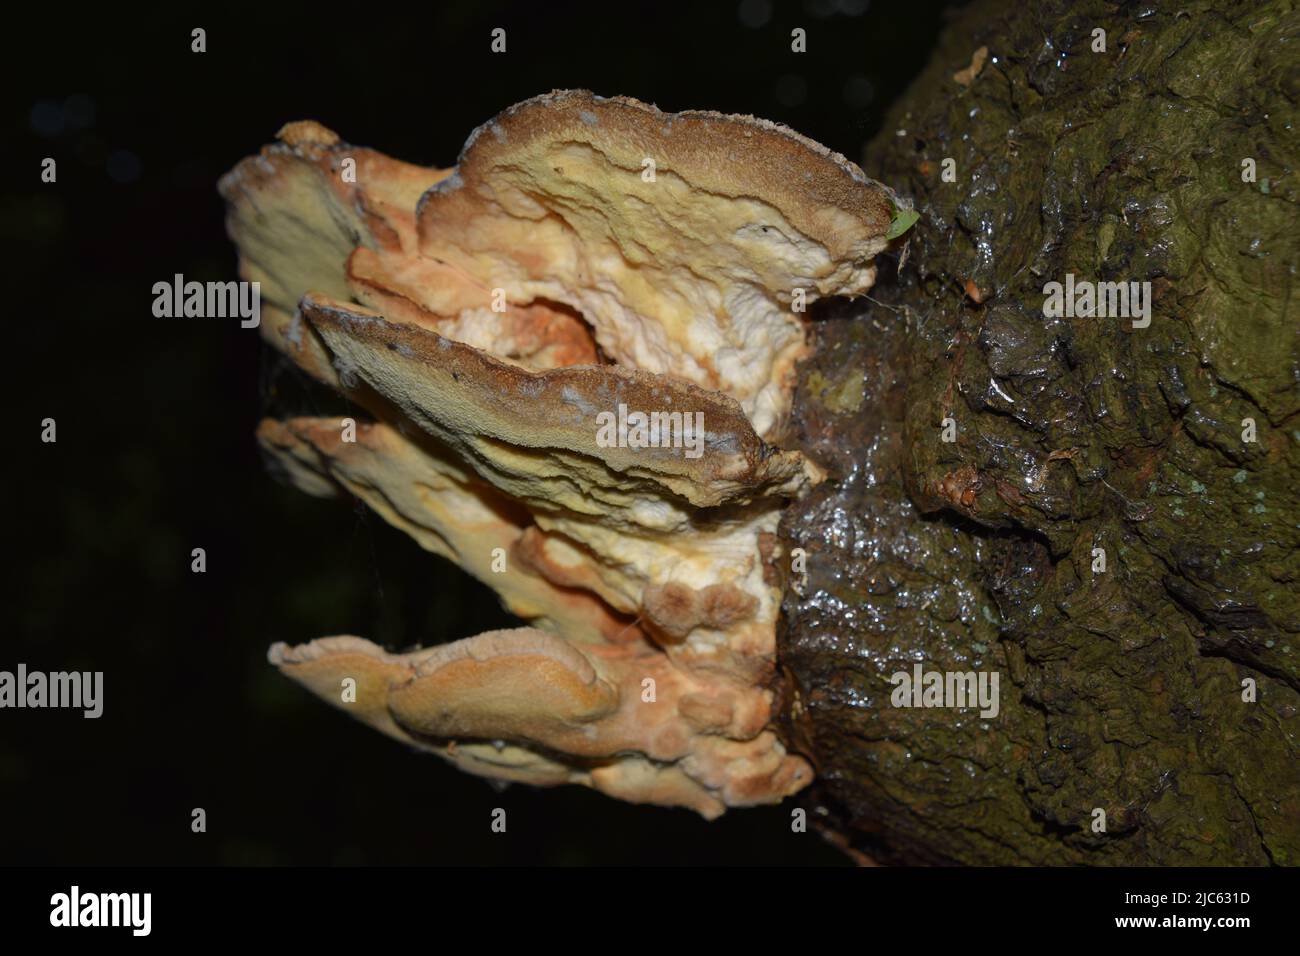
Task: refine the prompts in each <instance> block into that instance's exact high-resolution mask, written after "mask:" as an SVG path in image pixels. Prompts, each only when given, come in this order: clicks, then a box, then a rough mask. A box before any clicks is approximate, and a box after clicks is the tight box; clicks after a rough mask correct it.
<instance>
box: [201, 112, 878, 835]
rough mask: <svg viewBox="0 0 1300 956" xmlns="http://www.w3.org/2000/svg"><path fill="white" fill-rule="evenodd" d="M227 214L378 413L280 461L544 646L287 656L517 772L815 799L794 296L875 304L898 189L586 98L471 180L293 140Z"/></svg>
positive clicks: (663, 791)
mask: <svg viewBox="0 0 1300 956" xmlns="http://www.w3.org/2000/svg"><path fill="white" fill-rule="evenodd" d="M220 191H221V194H222V195H223V196H224V197H225V199H226V201H227V203H228V210H229V215H228V230H229V233H230V235H231V238H232V239H233V240H234V242H235V243H236V245H237V246H238V249H239V263H240V273H241V276H242V278H244V279H245V280H250V281H252V280H256V281H260V282H261V287H262V291H263V296H264V300H265V302H264V306H263V313H262V314H263V322H262V330H263V335H264V336H265V337H266V338H267V339H268V341H269V342H270V343H271V344H272V345H273V346H274V347H275V348H277V349H279V350H280V351H281V352H283V353H284V354H285V355H287V356H288V357H289V358H291V359H292V360H293V361H294V362H296V363H297V364H298V365H299V366H300V367H302V368H303V369H304V370H305V371H307V372H308V373H309V374H311V375H312V376H314V377H315V378H317V379H319V380H320V381H322V382H325V383H328V384H329V385H331V386H333V387H335V388H336V389H338V390H340V391H341V392H343V393H344V394H346V395H347V396H348V397H349V398H350V399H351V400H352V401H353V402H354V403H355V404H356V405H357V406H358V407H359V408H361V409H364V410H365V412H366V413H367V414H368V420H367V421H363V422H362V423H361V424H360V425H358V426H357V428H356V431H355V436H354V437H355V440H348V438H350V437H352V436H347V437H346V438H345V429H344V427H343V425H344V420H342V419H335V418H293V419H289V420H287V421H277V420H270V419H268V420H265V421H263V422H262V424H261V426H260V427H259V430H258V438H259V441H260V443H261V445H262V447H263V448H264V449H265V451H266V452H267V454H268V455H269V456H270V458H271V459H272V460H273V461H275V462H278V463H279V465H280V466H282V471H283V473H284V474H285V475H287V476H288V477H289V479H290V480H291V481H292V482H293V483H294V484H295V485H296V486H298V487H299V488H301V489H302V490H303V491H306V492H308V493H311V494H315V495H321V496H329V495H337V494H344V495H352V496H355V497H357V498H359V499H361V500H362V501H364V502H366V503H367V504H368V505H369V506H370V507H371V508H373V509H374V510H375V511H376V512H377V513H378V514H380V515H381V516H382V517H383V518H384V519H385V520H387V521H388V522H390V523H391V524H393V525H394V526H396V527H397V528H399V529H401V530H403V531H405V532H407V533H408V534H410V535H411V536H412V537H413V538H414V539H415V540H416V541H417V542H418V543H419V544H420V545H421V546H423V547H424V548H425V549H427V550H429V551H432V552H434V553H435V554H439V555H442V556H443V557H446V558H448V559H450V560H451V561H453V562H455V563H456V564H458V565H460V566H461V567H462V568H464V569H465V570H466V571H468V572H469V573H470V574H472V575H474V576H475V577H477V578H479V579H480V580H482V581H484V582H486V583H487V584H488V585H489V586H491V587H492V588H494V589H495V590H496V591H497V593H498V594H499V595H500V597H501V599H502V601H503V603H504V605H505V606H506V607H507V609H508V610H510V611H511V612H512V613H513V614H515V615H517V616H518V617H520V618H521V619H522V620H523V621H525V622H527V624H528V626H526V627H520V628H518V629H515V630H505V631H493V632H489V633H486V634H480V635H478V636H477V637H470V638H467V639H465V640H460V641H456V642H454V643H451V644H446V645H441V646H435V647H429V648H425V649H422V650H417V651H415V652H413V653H407V654H392V653H388V652H386V651H385V650H384V649H382V648H380V647H378V646H376V645H375V644H373V643H371V642H369V641H366V640H363V639H362V638H359V637H350V636H345V637H326V638H320V639H317V640H314V641H311V642H310V643H307V644H304V645H301V646H297V647H289V646H286V645H285V644H276V645H275V646H274V647H272V648H271V651H270V659H271V661H272V662H273V663H274V664H276V665H277V666H279V667H280V668H281V669H282V670H283V671H284V673H286V674H287V675H289V676H290V677H292V678H294V679H295V680H297V681H299V682H301V683H302V684H304V685H306V686H307V687H308V688H310V689H312V690H313V691H315V692H316V693H317V694H319V695H320V696H322V697H323V698H325V699H326V700H329V701H331V702H333V703H335V704H337V705H338V706H340V707H342V708H344V709H346V710H348V711H349V712H350V713H352V714H353V715H354V716H356V717H358V718H360V719H361V720H364V721H366V722H368V723H370V724H371V725H373V726H374V727H376V728H377V729H379V730H381V731H383V732H384V733H386V734H388V735H390V736H392V737H395V738H397V739H399V740H402V741H405V742H406V743H408V744H411V745H414V746H415V747H418V748H421V749H425V750H429V751H432V752H435V753H438V754H440V755H442V756H444V757H446V758H448V759H449V760H451V761H453V762H454V763H456V764H457V765H459V766H460V767H462V768H464V769H466V770H469V771H471V772H473V773H477V774H481V775H484V776H488V777H493V778H497V779H502V780H516V781H526V782H529V783H536V784H559V783H570V782H573V783H582V784H586V785H589V786H592V787H595V788H597V789H598V790H601V791H602V792H605V793H608V794H611V795H613V796H617V797H620V798H624V799H628V800H632V801H641V802H651V803H658V804H664V805H673V806H684V807H690V808H693V809H694V810H696V811H698V812H700V813H702V814H704V815H705V816H708V817H713V816H716V815H718V814H720V813H722V812H723V811H724V810H725V809H726V808H727V807H729V806H744V805H749V804H758V803H770V802H775V801H779V800H780V799H782V798H783V797H784V796H786V795H788V794H790V793H793V792H794V791H796V790H798V789H799V788H801V787H802V786H804V785H805V784H807V783H808V782H809V781H810V779H811V776H812V771H811V767H810V765H809V764H808V762H807V761H806V760H805V759H804V758H803V757H802V756H799V755H798V754H796V753H793V752H791V751H789V750H787V748H786V746H785V744H784V743H783V741H782V740H781V739H780V737H779V736H778V733H777V731H776V730H775V728H774V725H773V712H774V708H775V706H776V704H777V699H778V695H779V693H780V689H779V680H778V677H777V673H776V664H775V634H776V625H777V617H778V613H779V607H780V597H781V595H780V590H779V587H778V582H779V580H780V578H779V574H778V571H777V568H776V567H775V564H774V561H775V557H776V554H775V547H776V545H775V542H776V538H775V531H776V527H777V522H778V519H779V517H780V513H781V510H782V508H783V506H784V504H785V503H786V502H787V501H788V500H789V499H791V498H793V497H796V496H798V495H799V494H800V493H801V492H802V491H803V490H804V489H806V488H807V487H808V486H809V485H810V484H811V483H813V482H815V481H817V480H818V479H819V477H820V475H819V473H818V471H817V469H816V467H815V466H813V465H811V464H810V463H809V462H807V461H805V460H804V459H803V458H802V457H801V456H800V455H799V454H798V453H796V452H792V451H782V450H780V449H779V448H778V447H776V445H777V444H778V443H779V442H780V439H781V428H782V425H783V423H784V421H785V418H786V416H787V414H788V410H789V406H790V399H791V391H792V388H793V370H794V366H795V363H796V362H797V361H798V360H799V359H801V358H802V357H804V356H805V355H806V354H808V349H809V346H808V340H807V335H806V328H805V319H804V317H803V315H802V314H801V311H800V310H798V309H796V308H792V303H794V302H795V300H796V299H797V298H801V297H802V298H806V301H809V302H811V301H812V300H814V299H817V298H819V297H824V296H832V295H851V294H856V293H860V292H862V291H864V290H866V289H867V288H869V287H870V286H871V284H872V281H873V280H874V267H873V265H872V257H873V256H874V255H875V254H876V253H878V252H879V251H880V250H881V249H883V248H884V247H885V245H886V243H887V241H888V239H887V238H886V237H887V234H888V233H889V231H890V228H891V225H892V224H893V223H894V222H895V220H896V218H897V215H898V212H899V209H900V204H899V201H898V200H897V199H896V197H894V196H893V194H892V193H891V192H890V191H889V190H888V189H886V188H885V187H883V186H881V185H879V184H877V183H874V182H872V181H871V180H869V179H867V178H866V177H865V176H864V175H863V174H862V172H861V170H860V169H858V167H857V166H855V165H854V164H852V163H850V162H849V161H847V160H846V159H844V157H842V156H840V155H838V154H835V153H832V152H830V151H828V150H827V149H825V148H824V147H822V146H820V145H818V144H816V143H814V142H812V141H810V140H808V139H805V138H804V137H802V136H799V135H798V134H795V133H793V132H791V131H790V130H788V129H785V128H783V127H781V126H778V125H776V124H774V123H769V122H766V121H762V120H757V119H754V118H752V117H741V116H724V115H720V114H717V113H708V112H685V113H678V114H670V113H663V112H660V111H659V110H657V109H655V108H654V107H652V106H647V105H645V104H643V103H639V102H637V101H635V100H631V99H626V98H612V99H606V98H602V97H599V96H595V95H593V94H590V93H587V92H573V91H570V92H556V93H551V94H548V95H544V96H539V97H536V98H534V99H531V100H528V101H526V102H524V103H521V104H519V105H517V106H514V107H511V108H510V109H508V110H506V111H505V112H504V113H502V114H501V115H499V116H498V117H496V118H495V119H493V120H492V121H490V122H489V123H487V124H485V125H484V126H481V127H480V128H479V129H477V130H475V131H474V133H473V134H472V135H471V136H470V138H469V141H468V142H467V143H466V145H465V148H464V150H463V151H462V153H461V156H460V158H459V161H458V164H457V166H456V167H455V168H454V169H451V170H437V169H425V168H421V167H417V166H412V165H409V164H406V163H402V162H399V161H397V160H394V159H390V158H389V157H387V156H383V155H381V154H379V153H377V152H374V151H373V150H368V149H363V148H358V147H353V146H349V145H347V144H345V143H344V142H342V141H341V140H340V139H339V137H338V136H337V135H335V134H334V133H332V132H330V131H329V130H327V129H325V128H324V127H322V126H320V125H319V124H317V123H314V122H297V123H290V124H288V125H287V126H285V127H284V128H283V129H282V130H281V132H280V134H279V141H278V142H276V143H275V144H273V145H271V146H268V147H266V148H264V149H263V150H262V152H261V154H260V155H258V156H254V157H250V158H248V159H245V160H243V161H242V162H241V163H239V164H238V165H237V166H236V167H235V168H234V169H233V170H232V171H231V172H230V173H228V174H227V175H226V176H225V177H223V178H222V180H221V183H220ZM500 557H504V558H505V567H506V570H505V571H504V572H502V573H497V572H499V571H500V567H499V566H497V567H494V559H496V558H500ZM349 677H350V678H352V679H353V680H355V682H356V694H355V701H352V702H344V701H343V699H342V696H341V695H340V691H339V688H340V684H341V682H342V681H343V680H344V679H345V678H349Z"/></svg>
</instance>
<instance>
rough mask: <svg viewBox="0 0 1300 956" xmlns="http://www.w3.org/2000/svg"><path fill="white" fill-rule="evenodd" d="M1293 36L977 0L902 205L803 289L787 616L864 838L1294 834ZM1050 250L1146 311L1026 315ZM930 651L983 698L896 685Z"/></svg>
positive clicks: (888, 177)
mask: <svg viewBox="0 0 1300 956" xmlns="http://www.w3.org/2000/svg"><path fill="white" fill-rule="evenodd" d="M1098 29H1100V30H1104V37H1102V36H1101V35H1099V34H1097V33H1096V32H1095V31H1096V30H1098ZM1103 42H1104V51H1103V50H1102V49H1100V44H1101V43H1103ZM1298 44H1300V15H1297V11H1296V5H1295V4H1294V3H1292V2H1287V0H1277V2H1266V3H1242V4H1232V3H1229V4H1226V5H1225V4H1224V3H1223V2H1222V0H1213V2H1210V0H1183V2H1181V3H1179V4H1154V3H1152V4H1144V5H1133V6H1129V5H1119V4H1111V3H1103V2H1084V3H1066V2H1046V3H1024V2H1018V0H1017V2H1007V0H989V2H978V3H976V4H974V5H973V6H972V7H969V8H967V9H966V10H965V11H964V12H963V13H962V14H961V16H960V17H959V18H958V19H957V20H956V21H955V22H954V23H953V24H952V25H951V26H950V27H949V28H948V29H947V30H946V31H945V34H944V36H943V38H942V40H941V43H940V46H939V48H938V50H937V52H936V54H935V57H934V59H933V61H932V62H931V64H930V66H929V67H928V68H927V70H926V71H925V72H924V73H923V74H922V76H921V77H920V78H919V79H918V80H917V81H916V83H915V84H913V86H912V88H911V89H910V91H909V92H908V94H907V95H906V96H905V97H904V98H903V100H902V101H901V103H900V104H899V105H898V106H897V107H896V108H895V110H894V111H893V113H892V114H891V116H890V118H889V119H888V121H887V123H886V126H885V128H884V129H883V130H882V132H881V133H880V135H879V136H878V137H877V138H876V139H875V141H874V142H873V143H872V144H871V146H870V147H869V149H868V155H867V157H866V162H865V163H864V168H865V169H867V170H868V171H869V173H870V174H871V175H872V176H874V177H876V178H878V179H880V180H881V181H882V182H886V183H889V184H890V185H891V186H894V187H895V188H897V189H899V190H900V192H903V193H907V194H910V195H911V196H912V197H913V198H914V199H915V202H916V208H917V210H918V211H919V212H920V213H921V220H920V222H919V224H918V225H917V226H916V227H915V229H914V230H913V234H912V238H911V240H910V248H909V250H908V254H907V255H905V256H903V257H902V259H903V261H902V262H901V263H900V264H899V268H898V270H897V274H896V275H895V274H894V269H893V267H892V265H890V264H885V265H882V267H881V273H882V278H881V280H880V282H879V284H878V285H877V287H876V289H875V290H873V293H872V300H871V301H863V300H860V301H858V302H856V303H852V304H849V305H844V304H843V303H841V304H840V305H838V306H835V305H831V306H829V307H828V308H827V309H825V310H824V311H823V313H822V314H821V315H820V316H819V319H820V321H819V323H818V336H819V349H818V352H817V355H816V357H815V358H814V359H813V360H811V361H810V362H808V363H807V364H806V365H805V366H804V368H803V369H802V372H801V379H800V388H799V401H798V406H797V415H796V431H797V433H798V434H797V436H796V443H797V444H799V445H800V447H802V448H803V450H804V451H805V452H806V453H808V454H810V455H812V456H813V457H814V458H815V459H816V460H817V461H819V462H820V463H821V464H823V465H824V466H825V467H826V468H827V469H828V470H829V471H830V472H831V475H832V477H831V479H829V480H828V481H826V482H825V483H823V484H822V485H821V486H820V487H819V488H818V489H817V490H816V491H815V492H814V493H813V494H812V495H811V496H809V497H808V498H806V499H805V500H803V501H801V502H799V503H797V504H796V505H794V506H793V507H792V508H791V509H790V510H789V511H788V512H787V514H786V517H785V520H784V523H783V535H784V537H785V539H786V546H787V547H788V548H790V549H794V548H803V549H804V550H805V552H806V554H807V558H806V573H804V574H800V573H798V567H799V565H798V564H797V563H796V565H795V569H796V570H795V573H793V574H792V581H791V587H790V589H789V590H788V591H787V595H788V596H787V600H786V603H785V609H784V611H785V613H784V625H783V633H782V635H781V639H780V651H781V655H782V659H783V664H784V667H785V668H786V669H787V671H788V672H789V673H790V674H791V675H792V677H793V679H794V687H795V689H796V690H795V692H794V693H792V694H791V695H790V702H789V706H788V715H787V716H788V718H789V720H788V728H787V729H788V734H789V736H790V737H791V739H792V740H794V741H796V742H797V743H798V744H799V745H801V746H802V748H803V749H804V750H805V751H806V752H807V754H808V755H809V756H810V757H811V758H812V759H813V760H814V762H815V763H816V765H817V768H818V783H817V784H816V785H815V786H814V788H813V789H812V790H811V791H809V797H808V802H809V805H810V807H811V808H812V810H813V816H814V819H818V820H821V821H822V825H823V826H824V827H825V828H826V829H827V830H828V831H830V832H831V833H832V834H833V835H834V836H835V837H836V838H837V839H838V840H839V841H841V842H843V843H844V844H846V845H847V846H849V847H850V848H851V849H852V850H853V851H855V852H857V853H860V854H864V855H865V856H866V857H869V858H871V859H874V860H877V861H881V862H914V863H915V862H920V863H965V864H1008V863H1015V864H1071V863H1100V864H1268V863H1277V864H1296V863H1300V773H1298V772H1297V766H1298V764H1297V762H1296V756H1297V739H1298V738H1300V695H1298V694H1297V690H1298V689H1300V639H1298V632H1300V590H1298V589H1297V588H1296V578H1297V576H1298V574H1300V558H1298V554H1300V531H1298V530H1297V529H1298V528H1300V506H1298V502H1297V490H1296V489H1297V485H1300V420H1298V418H1297V410H1298V409H1300V388H1298V386H1297V381H1298V377H1297V372H1298V369H1300V361H1298V360H1297V350H1296V323H1295V318H1294V315H1293V308H1292V307H1291V306H1290V296H1291V295H1292V288H1293V276H1294V272H1295V268H1296V262H1297V255H1296V252H1297V249H1296V238H1295V237H1296V235H1297V234H1298V233H1297V217H1296V215H1295V209H1296V205H1295V204H1296V197H1297V190H1296V186H1295V179H1294V168H1295V165H1296V160H1297V156H1296V152H1297V146H1296V144H1297V138H1296V134H1295V124H1296V120H1297V109H1296V100H1297V94H1298V93H1300V68H1298V67H1297V60H1296V55H1295V51H1296V49H1297V45H1298ZM981 47H987V60H986V61H984V62H983V64H982V68H981V59H982V58H981V56H980V55H979V54H978V53H977V52H976V51H977V50H979V48H981ZM947 160H953V161H955V165H954V164H949V163H947V162H946V161H947ZM945 169H948V170H951V171H952V173H953V174H954V175H955V181H952V182H948V181H945V179H944V172H945ZM886 273H888V275H886ZM1067 274H1071V275H1072V276H1073V280H1074V282H1075V283H1076V286H1075V288H1076V289H1078V288H1081V286H1080V285H1079V284H1080V283H1084V282H1085V281H1087V282H1123V283H1126V284H1127V283H1139V286H1138V287H1137V290H1134V291H1138V292H1140V290H1141V289H1142V286H1141V285H1140V284H1141V283H1147V282H1149V283H1150V286H1149V289H1150V295H1151V298H1150V299H1149V300H1147V301H1148V304H1150V305H1151V309H1150V323H1149V325H1145V327H1144V324H1143V322H1144V320H1143V318H1142V316H1141V314H1140V310H1139V309H1138V307H1137V306H1138V303H1139V301H1140V299H1139V298H1138V297H1137V296H1135V297H1134V298H1133V299H1132V300H1131V301H1130V303H1129V306H1130V308H1129V312H1130V313H1131V314H1130V315H1123V316H1119V317H1115V316H1111V317H1100V316H1097V315H1093V316H1091V317H1088V316H1085V315H1076V316H1071V315H1069V314H1067V315H1063V316H1059V317H1049V316H1047V315H1045V314H1044V307H1045V303H1046V302H1047V300H1048V298H1049V296H1048V292H1050V291H1051V289H1050V287H1048V283H1052V282H1058V283H1062V285H1063V286H1064V285H1066V284H1067V282H1068V281H1069V280H1067ZM1103 298H1104V297H1103ZM1077 304H1078V305H1079V306H1080V308H1079V309H1078V310H1077V311H1078V312H1085V311H1086V304H1085V303H1083V302H1079V303H1077ZM1111 304H1112V306H1113V305H1114V304H1115V302H1112V303H1111ZM945 420H947V421H945ZM945 425H947V426H948V427H947V428H946V429H945ZM945 432H946V434H945ZM946 437H951V438H955V440H954V441H945V440H944V439H945V438H946ZM917 663H920V664H921V665H922V668H923V670H924V671H926V672H929V671H935V672H939V673H941V674H942V673H947V672H976V673H977V674H978V673H980V672H983V673H985V674H986V675H991V674H992V673H996V674H997V675H998V677H999V681H1000V683H999V695H998V713H997V715H996V716H995V717H981V715H980V713H979V712H978V709H977V708H967V709H955V708H953V707H948V706H921V707H915V706H906V707H905V706H896V704H897V703H900V702H902V701H900V700H899V697H898V695H897V694H896V687H897V686H898V685H897V683H896V682H891V677H892V676H893V675H895V674H897V673H900V672H903V673H907V674H908V675H909V677H910V676H911V675H912V673H913V667H914V665H915V664H917ZM911 700H912V699H911V698H910V697H908V698H906V702H908V703H910V702H911ZM944 702H945V703H951V702H952V701H951V698H945V699H944ZM1103 813H1104V823H1103Z"/></svg>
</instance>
